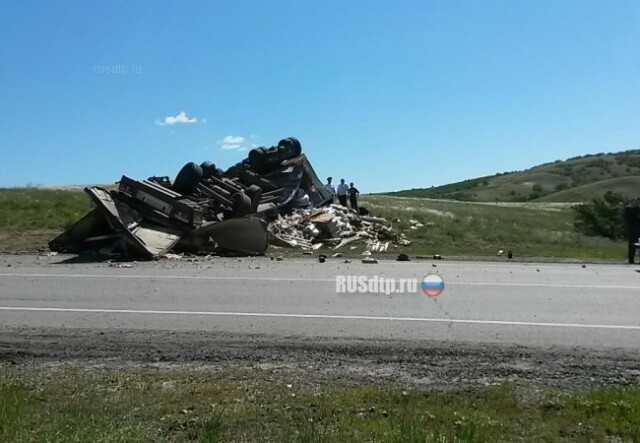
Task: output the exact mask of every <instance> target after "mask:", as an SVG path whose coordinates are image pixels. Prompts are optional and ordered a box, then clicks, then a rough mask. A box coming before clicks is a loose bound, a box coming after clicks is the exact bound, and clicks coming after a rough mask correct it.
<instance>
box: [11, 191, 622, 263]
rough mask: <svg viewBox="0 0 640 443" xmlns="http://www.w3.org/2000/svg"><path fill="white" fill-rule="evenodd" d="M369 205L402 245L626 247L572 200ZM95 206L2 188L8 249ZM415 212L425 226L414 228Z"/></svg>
mask: <svg viewBox="0 0 640 443" xmlns="http://www.w3.org/2000/svg"><path fill="white" fill-rule="evenodd" d="M362 205H363V206H365V207H367V208H369V209H370V210H371V211H372V213H373V214H375V215H381V216H384V217H386V218H387V219H388V220H394V219H400V220H401V221H400V222H399V223H394V227H395V228H396V229H398V230H401V231H404V232H405V233H406V235H407V237H408V238H409V239H410V240H411V241H412V242H413V243H412V245H411V246H410V247H408V248H402V250H400V249H398V251H397V252H407V253H413V254H424V255H433V254H440V255H443V256H454V255H466V256H485V257H486V256H494V255H495V254H496V252H497V251H498V250H499V249H504V250H505V251H506V250H508V249H512V250H513V251H514V254H515V256H516V257H517V258H518V257H520V258H521V257H553V258H575V259H585V258H590V259H620V260H622V259H624V258H625V253H626V246H625V244H623V243H622V242H613V241H610V240H607V239H603V238H597V237H587V236H584V235H580V234H578V233H576V232H575V230H574V228H573V213H572V211H571V208H570V205H568V204H549V203H535V204H534V203H472V202H458V201H446V200H429V199H422V198H399V197H388V196H365V197H363V198H362ZM90 208H91V203H90V200H89V198H88V197H87V196H86V195H85V194H84V193H83V192H81V191H60V190H44V189H35V188H16V189H1V190H0V250H2V251H10V252H11V251H23V250H26V251H34V250H37V249H38V248H43V247H45V245H46V242H47V241H48V240H50V239H51V238H53V237H54V236H55V235H56V233H57V232H60V231H61V230H63V229H64V228H66V227H67V226H68V225H69V224H70V223H73V222H75V221H77V220H78V219H80V218H81V217H82V216H83V215H84V214H86V212H87V211H88V210H89V209H90ZM410 219H415V220H418V221H419V222H421V223H422V224H423V225H424V226H423V227H421V228H419V229H417V230H411V229H409V227H410V224H409V220H410ZM345 252H346V251H345ZM359 252H360V251H359V250H358V253H359ZM392 252H396V251H395V250H394V251H392Z"/></svg>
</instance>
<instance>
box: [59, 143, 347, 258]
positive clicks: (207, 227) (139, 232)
mask: <svg viewBox="0 0 640 443" xmlns="http://www.w3.org/2000/svg"><path fill="white" fill-rule="evenodd" d="M85 192H86V193H87V194H88V195H89V197H90V198H91V199H92V201H93V203H94V204H95V208H94V209H93V210H92V211H90V212H89V213H88V214H86V215H85V216H84V217H83V218H81V219H80V220H79V221H77V222H76V223H75V224H74V225H72V226H71V227H70V228H69V229H67V230H66V231H65V232H63V233H62V234H61V235H59V236H58V237H56V238H55V239H53V240H52V241H51V242H49V247H50V249H51V250H52V251H54V252H71V253H81V252H83V251H86V250H92V251H97V252H99V253H101V254H103V255H124V256H129V257H140V258H147V259H148V258H158V257H161V256H164V255H166V254H167V253H168V252H169V251H174V252H181V251H188V252H192V253H216V254H228V255H263V254H264V253H265V251H266V249H267V246H268V244H269V238H268V232H267V224H268V222H270V221H272V220H274V219H277V218H278V217H279V216H281V215H288V214H291V213H292V212H293V211H296V210H297V208H300V207H303V206H304V207H307V206H313V207H319V206H322V205H324V204H326V203H328V202H329V201H330V200H331V195H330V193H329V191H327V190H326V189H325V187H324V186H323V184H322V182H321V181H320V180H319V179H318V177H317V176H316V173H315V171H314V170H313V168H312V167H311V164H310V163H309V161H308V160H307V158H306V156H305V155H304V154H302V146H301V144H300V142H299V141H298V140H297V139H295V138H293V137H291V138H287V139H284V140H280V142H278V145H277V146H274V147H271V148H256V149H253V150H251V151H250V152H249V155H248V157H247V158H246V159H245V160H243V161H242V162H240V163H237V164H235V165H233V166H231V167H230V168H229V169H227V170H226V171H222V170H221V169H219V168H217V167H216V166H215V165H214V164H213V163H211V162H204V163H202V164H200V165H198V164H196V163H193V162H191V163H187V164H186V165H185V166H184V167H183V168H182V169H181V170H180V171H179V172H178V174H177V176H176V178H175V180H174V181H173V182H171V180H170V179H169V178H168V177H155V176H154V177H150V178H149V179H148V180H142V181H137V180H134V179H131V178H129V177H126V176H123V177H122V178H121V179H120V181H119V182H118V189H117V190H111V191H108V190H106V189H103V188H100V187H95V186H94V187H87V188H85ZM294 213H295V212H294ZM327 223H329V224H331V226H332V229H333V230H334V231H335V232H336V233H344V232H345V229H348V227H345V226H344V223H342V224H341V223H337V222H335V221H334V219H333V217H331V216H330V220H328V221H327ZM314 235H319V231H317V230H313V229H311V231H310V236H311V237H313V236H314ZM344 236H346V235H344ZM283 242H284V243H285V244H287V243H289V244H293V245H295V246H307V245H308V244H309V243H310V242H308V241H306V240H304V241H303V239H302V238H300V239H299V243H298V239H297V238H289V239H283Z"/></svg>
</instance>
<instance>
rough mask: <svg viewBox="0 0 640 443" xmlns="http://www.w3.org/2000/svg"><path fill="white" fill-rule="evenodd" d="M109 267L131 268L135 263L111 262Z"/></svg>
mask: <svg viewBox="0 0 640 443" xmlns="http://www.w3.org/2000/svg"><path fill="white" fill-rule="evenodd" d="M109 267H110V268H125V269H131V268H133V265H132V264H130V263H109Z"/></svg>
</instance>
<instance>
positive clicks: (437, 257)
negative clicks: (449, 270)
mask: <svg viewBox="0 0 640 443" xmlns="http://www.w3.org/2000/svg"><path fill="white" fill-rule="evenodd" d="M433 259H434V260H442V256H441V255H440V254H435V255H434V256H433Z"/></svg>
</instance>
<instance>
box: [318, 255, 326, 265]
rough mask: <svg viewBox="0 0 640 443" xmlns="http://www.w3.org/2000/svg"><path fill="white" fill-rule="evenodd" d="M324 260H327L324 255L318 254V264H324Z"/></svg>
mask: <svg viewBox="0 0 640 443" xmlns="http://www.w3.org/2000/svg"><path fill="white" fill-rule="evenodd" d="M326 260H327V256H326V255H324V254H320V255H319V256H318V261H319V262H320V263H324V262H325V261H326Z"/></svg>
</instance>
